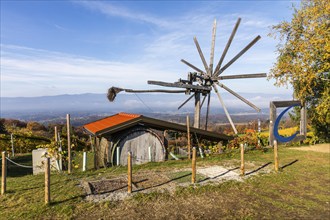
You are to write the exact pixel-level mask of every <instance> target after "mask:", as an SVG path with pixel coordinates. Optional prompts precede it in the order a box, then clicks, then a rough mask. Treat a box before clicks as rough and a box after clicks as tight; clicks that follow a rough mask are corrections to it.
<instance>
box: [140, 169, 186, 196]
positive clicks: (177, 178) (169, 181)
mask: <svg viewBox="0 0 330 220" xmlns="http://www.w3.org/2000/svg"><path fill="white" fill-rule="evenodd" d="M187 176H191V173H188V174H185V175H182V176H179V177H176V178H173V179H170V180H168V181H166V182H163V183H160V184H157V185H154V186H149V187H146V188H141V189H137V190H134V191H133V192H141V191H143V190H147V189H152V188H156V187H159V186H163V185H165V184H168V183H171V182H173V181H175V180H179V179H182V178H185V177H187Z"/></svg>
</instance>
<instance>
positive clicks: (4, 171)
mask: <svg viewBox="0 0 330 220" xmlns="http://www.w3.org/2000/svg"><path fill="white" fill-rule="evenodd" d="M6 155H7V153H6V151H3V152H2V161H1V162H2V169H1V170H2V171H1V195H4V194H5V193H6V189H7V159H6Z"/></svg>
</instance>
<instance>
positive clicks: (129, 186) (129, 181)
mask: <svg viewBox="0 0 330 220" xmlns="http://www.w3.org/2000/svg"><path fill="white" fill-rule="evenodd" d="M127 192H128V193H132V154H131V152H128V153H127Z"/></svg>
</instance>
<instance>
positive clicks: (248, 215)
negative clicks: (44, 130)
mask: <svg viewBox="0 0 330 220" xmlns="http://www.w3.org/2000/svg"><path fill="white" fill-rule="evenodd" d="M239 158H240V155H239V152H232V153H230V154H223V155H218V156H212V157H208V158H204V159H198V161H197V169H198V167H202V166H211V165H219V166H225V165H226V164H231V165H232V166H238V165H239ZM279 159H280V166H281V167H282V169H281V171H280V172H279V173H274V172H270V173H258V172H256V174H257V175H253V176H251V177H249V178H246V179H244V181H242V182H238V181H227V182H223V183H217V184H203V185H200V184H196V185H189V184H188V186H187V187H177V188H176V189H175V191H174V192H166V191H165V192H162V193H160V192H151V193H141V192H134V193H133V196H131V197H129V198H127V199H125V200H123V201H117V202H113V201H112V202H110V201H106V202H97V203H95V202H89V201H86V200H85V199H84V198H85V192H84V190H83V189H82V188H81V187H80V180H96V179H102V178H110V177H114V176H117V175H122V174H125V173H126V168H125V167H121V168H116V167H115V168H108V169H100V170H97V171H93V170H89V171H87V172H84V173H83V172H81V171H78V170H75V172H74V173H73V174H72V175H67V174H57V173H52V175H51V201H52V203H51V204H50V205H48V206H47V205H44V185H43V184H44V176H43V175H36V176H33V175H31V173H29V172H28V171H24V172H23V171H22V169H18V168H14V167H12V168H10V169H9V171H8V178H7V193H6V194H5V195H2V196H0V219H40V218H42V219H58V218H63V219H68V218H73V219H102V218H103V219H262V218H264V219H329V218H330V154H329V153H319V152H312V151H298V150H293V149H288V148H281V147H280V150H279ZM15 161H17V162H19V163H23V164H26V165H31V161H30V159H29V157H28V156H25V157H19V158H15ZM245 161H246V162H252V163H254V164H258V166H259V165H263V164H268V163H269V162H272V163H271V164H270V165H269V167H271V166H273V152H272V150H268V151H267V152H262V151H249V152H247V153H246V155H245ZM29 163H30V164H29ZM190 167H191V164H190V161H187V160H185V161H167V162H163V163H149V164H145V165H140V166H134V167H133V173H134V172H144V171H145V172H172V171H173V170H176V169H189V168H190ZM248 168H249V167H247V169H248ZM179 174H180V175H183V176H185V178H182V179H180V180H179V181H180V182H184V181H186V182H189V181H190V178H189V172H188V173H187V172H186V171H182V172H181V173H179ZM187 176H188V177H187ZM169 178H173V180H174V179H178V175H169ZM199 179H200V178H199Z"/></svg>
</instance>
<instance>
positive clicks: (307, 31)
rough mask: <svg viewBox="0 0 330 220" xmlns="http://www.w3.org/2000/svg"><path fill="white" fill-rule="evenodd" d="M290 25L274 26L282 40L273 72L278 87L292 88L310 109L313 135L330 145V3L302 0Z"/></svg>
mask: <svg viewBox="0 0 330 220" xmlns="http://www.w3.org/2000/svg"><path fill="white" fill-rule="evenodd" d="M293 10H294V13H293V17H292V20H291V21H290V22H288V21H283V22H281V23H280V24H278V25H275V26H273V27H272V30H273V32H272V33H271V34H270V35H271V36H273V37H274V38H275V39H279V41H280V43H279V44H278V45H277V52H278V57H277V61H276V63H275V64H274V66H273V68H272V69H271V72H270V78H274V79H275V80H276V82H275V85H277V86H288V85H289V84H291V85H292V87H293V89H294V92H295V96H296V98H297V99H300V100H301V101H302V102H303V103H305V105H306V106H307V109H308V117H309V119H310V120H311V123H312V127H313V129H314V133H315V134H316V135H317V136H318V137H319V138H320V139H321V140H324V141H327V142H329V140H330V139H329V137H330V136H329V128H330V111H329V109H330V85H329V80H330V79H329V71H330V3H329V1H328V0H309V1H308V0H303V1H302V2H301V5H300V7H299V8H296V7H293Z"/></svg>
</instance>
